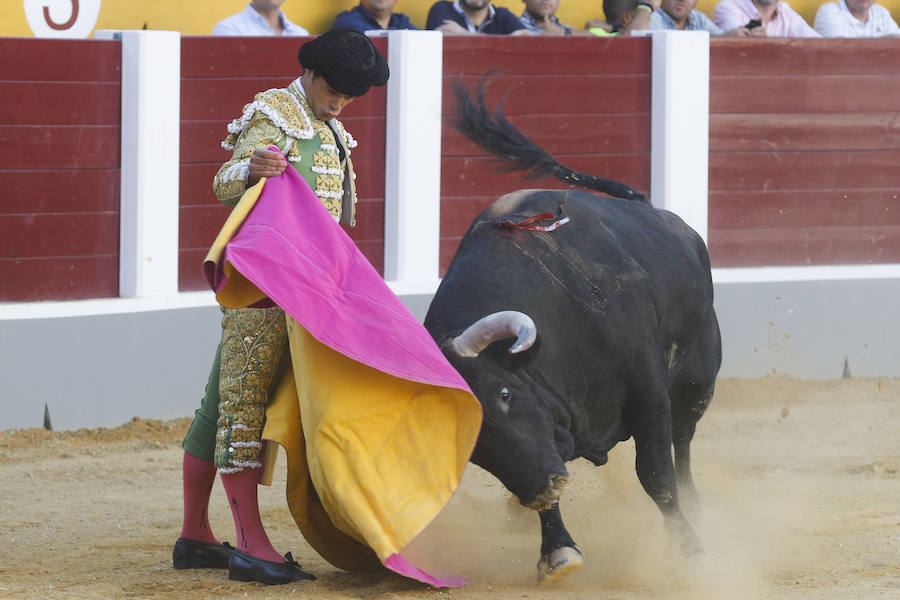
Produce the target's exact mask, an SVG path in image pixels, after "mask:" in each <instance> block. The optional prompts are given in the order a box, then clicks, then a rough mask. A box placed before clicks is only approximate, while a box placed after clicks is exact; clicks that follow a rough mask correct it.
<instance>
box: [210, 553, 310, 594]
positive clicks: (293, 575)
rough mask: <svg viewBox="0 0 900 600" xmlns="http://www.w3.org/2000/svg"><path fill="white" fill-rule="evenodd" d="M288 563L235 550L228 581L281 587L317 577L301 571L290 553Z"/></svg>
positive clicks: (285, 557)
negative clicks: (257, 582)
mask: <svg viewBox="0 0 900 600" xmlns="http://www.w3.org/2000/svg"><path fill="white" fill-rule="evenodd" d="M284 560H285V561H286V562H272V561H270V560H263V559H261V558H256V557H255V556H250V555H249V554H244V553H243V552H241V551H240V550H235V551H234V554H232V555H231V561H230V562H229V563H228V579H232V580H234V581H261V582H262V583H265V584H267V585H280V584H282V583H290V582H292V581H300V580H301V579H315V578H316V576H315V575H312V574H310V573H307V572H305V571H301V570H300V565H299V564H298V563H297V561H295V560H294V557H293V556H291V553H290V552H288V553H287V554H285V555H284Z"/></svg>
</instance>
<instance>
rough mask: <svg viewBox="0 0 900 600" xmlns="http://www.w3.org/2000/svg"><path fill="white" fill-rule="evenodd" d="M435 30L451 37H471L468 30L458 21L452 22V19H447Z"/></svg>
mask: <svg viewBox="0 0 900 600" xmlns="http://www.w3.org/2000/svg"><path fill="white" fill-rule="evenodd" d="M434 29H435V31H440V32H442V33H446V34H449V35H469V30H468V29H466V28H465V27H463V26H462V25H460V24H459V23H457V22H456V21H451V20H450V19H447V20H446V21H444V22H443V23H441V24H440V25H438V26H437V27H435V28H434Z"/></svg>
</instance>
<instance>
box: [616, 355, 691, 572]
mask: <svg viewBox="0 0 900 600" xmlns="http://www.w3.org/2000/svg"><path fill="white" fill-rule="evenodd" d="M645 375H646V378H644V379H642V380H641V381H638V382H635V391H637V392H638V394H637V395H636V396H635V400H636V402H635V404H634V405H633V407H632V410H631V411H630V420H631V422H632V426H633V435H634V445H635V453H636V457H635V467H636V470H637V475H638V479H639V480H640V482H641V485H642V486H643V487H644V491H646V492H647V495H649V496H650V498H652V499H653V501H654V502H655V503H656V506H657V507H658V508H659V510H660V512H662V514H663V518H664V520H665V524H666V529H667V530H668V531H669V534H670V535H673V536H674V537H675V539H676V540H677V541H678V543H679V545H680V546H681V551H682V553H683V554H685V555H691V554H696V553H698V552H702V546H701V544H700V538H698V537H697V534H696V533H694V530H693V528H692V527H691V526H690V524H689V523H688V522H687V519H685V518H684V513H682V512H681V505H680V504H679V501H678V486H677V484H676V477H675V465H674V464H673V463H672V411H671V407H670V405H669V395H668V392H667V391H666V388H665V385H664V384H663V381H664V377H663V376H662V372H661V371H660V372H659V373H658V374H654V373H652V372H651V373H646V374H645Z"/></svg>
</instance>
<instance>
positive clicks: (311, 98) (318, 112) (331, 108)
mask: <svg viewBox="0 0 900 600" xmlns="http://www.w3.org/2000/svg"><path fill="white" fill-rule="evenodd" d="M301 82H302V84H303V91H304V92H305V93H306V100H307V101H308V102H309V106H310V108H312V110H313V114H314V115H315V116H316V118H317V119H321V120H323V121H330V120H331V119H336V118H337V117H338V116H339V115H340V114H341V111H342V110H344V107H346V106H347V105H348V104H350V103H351V102H353V100H354V96H348V95H346V94H342V93H340V92H339V91H337V90H335V89H334V88H333V87H331V86H330V85H329V84H328V82H327V81H325V78H324V77H322V76H321V75H319V74H318V73H316V72H315V71H311V70H309V69H307V70H306V72H305V73H304V74H303V78H302V80H301Z"/></svg>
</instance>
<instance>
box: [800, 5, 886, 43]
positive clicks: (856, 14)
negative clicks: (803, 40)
mask: <svg viewBox="0 0 900 600" xmlns="http://www.w3.org/2000/svg"><path fill="white" fill-rule="evenodd" d="M814 29H815V30H816V31H818V32H819V33H820V34H822V35H823V36H824V37H848V38H873V37H896V36H900V27H898V26H897V22H896V21H894V19H892V18H891V13H890V11H888V9H886V8H885V7H883V6H879V5H878V4H875V0H838V1H837V2H828V3H826V4H823V5H822V6H820V7H819V10H818V12H816V20H815V24H814Z"/></svg>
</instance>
